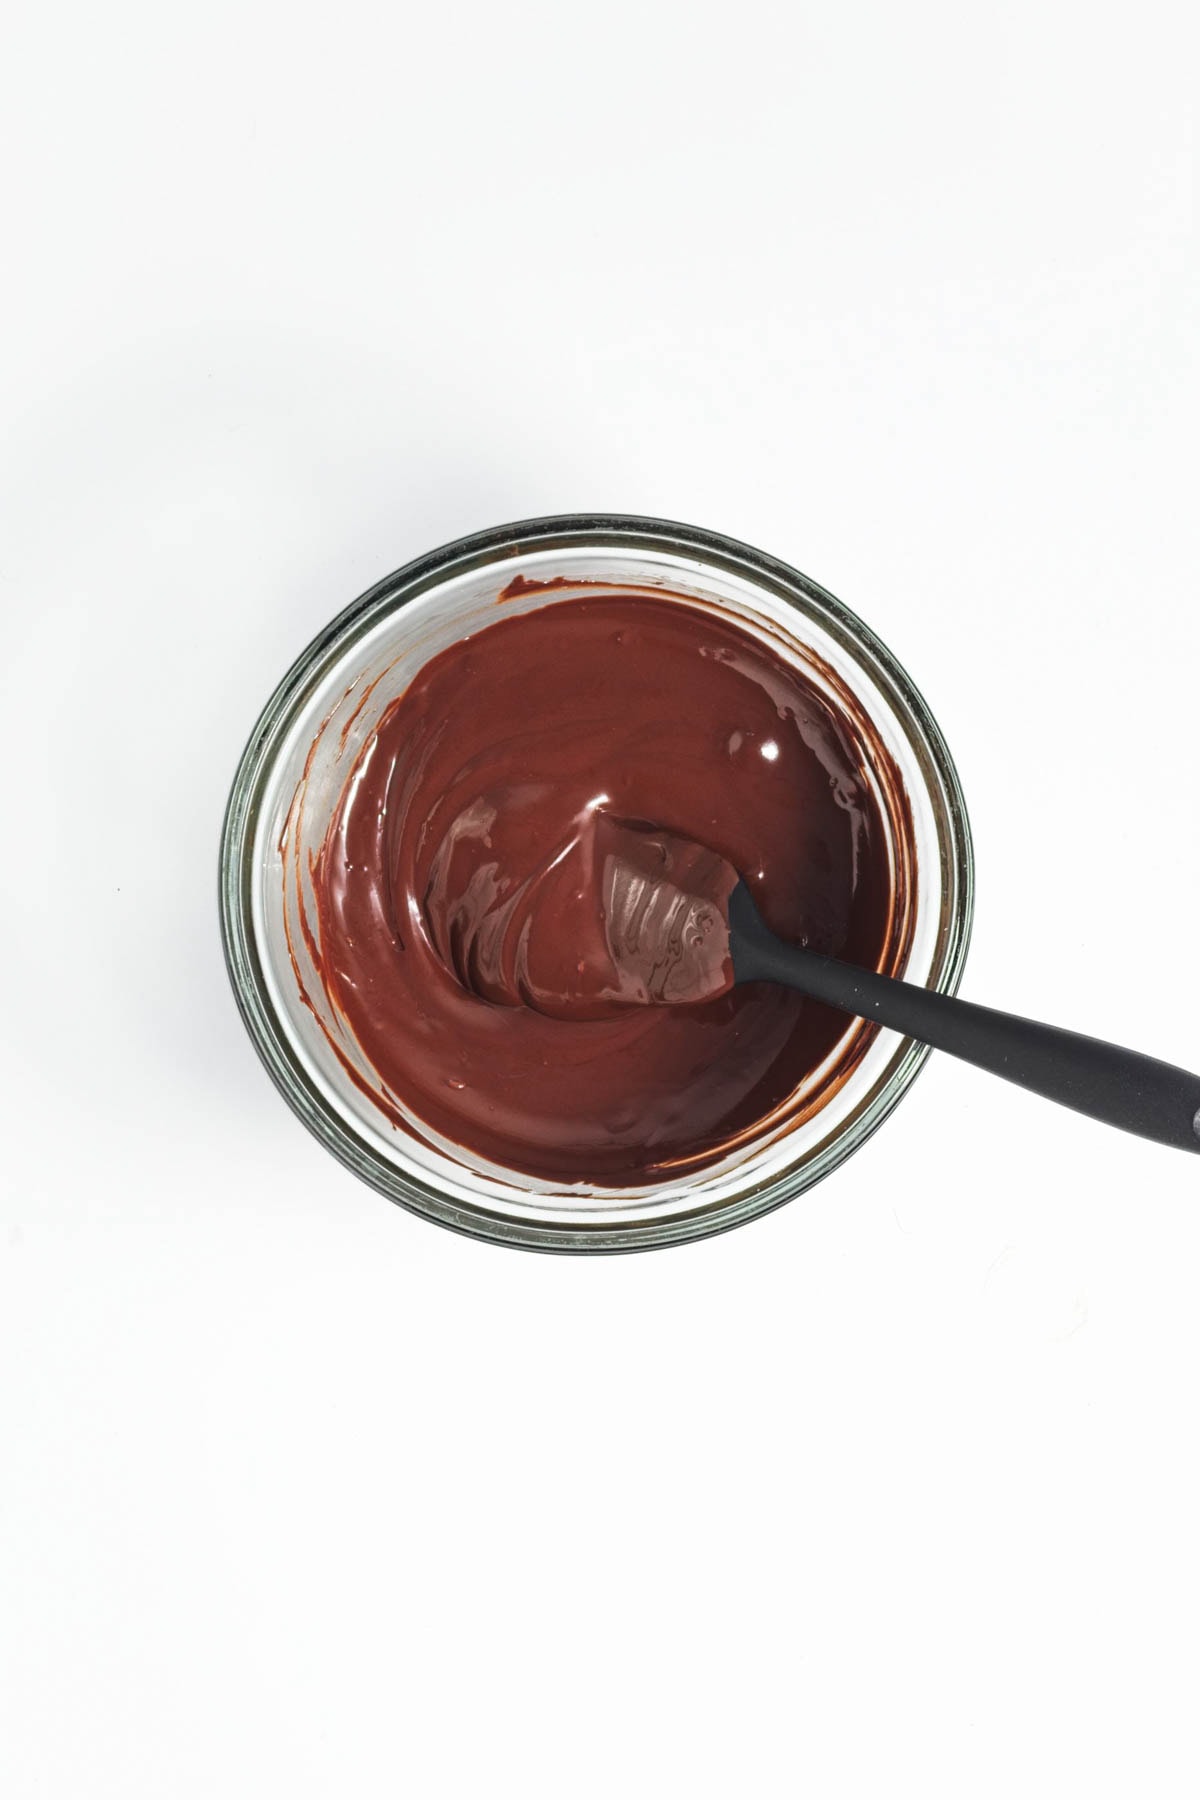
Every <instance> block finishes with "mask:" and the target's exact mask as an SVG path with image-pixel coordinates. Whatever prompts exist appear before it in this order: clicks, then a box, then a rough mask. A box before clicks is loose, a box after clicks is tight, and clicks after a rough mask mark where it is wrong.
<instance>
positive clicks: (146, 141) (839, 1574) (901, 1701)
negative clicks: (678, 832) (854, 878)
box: [0, 0, 1200, 1800]
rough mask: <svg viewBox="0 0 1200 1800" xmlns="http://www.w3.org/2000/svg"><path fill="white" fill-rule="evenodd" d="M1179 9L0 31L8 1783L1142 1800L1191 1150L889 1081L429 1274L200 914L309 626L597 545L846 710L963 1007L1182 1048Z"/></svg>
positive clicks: (291, 22)
mask: <svg viewBox="0 0 1200 1800" xmlns="http://www.w3.org/2000/svg"><path fill="white" fill-rule="evenodd" d="M1191 14H1192V9H1191V8H1190V7H1187V6H1185V5H1183V4H1178V5H1168V6H1158V5H1142V4H1139V5H1136V6H1135V5H1133V4H1126V5H1118V6H1115V7H1113V6H1110V7H1104V6H1100V7H1097V6H1095V5H1090V6H1084V5H1082V4H1081V5H1077V6H1068V5H1064V4H1061V3H1059V4H1046V0H1039V3H1036V4H1028V3H1025V0H1018V4H1016V5H1013V6H1007V7H1004V8H1000V9H996V8H984V7H979V6H971V5H967V6H962V5H950V4H947V5H941V6H938V5H930V4H917V5H915V6H905V7H892V6H883V5H876V6H865V5H854V4H841V5H836V6H821V7H817V6H813V5H807V4H806V5H804V6H802V7H789V6H784V5H782V4H780V5H775V6H772V5H764V4H758V3H755V0H749V3H743V4H741V5H738V6H735V7H717V6H715V5H712V4H707V3H705V4H692V5H690V6H682V5H680V6H669V5H664V4H661V3H656V0H650V3H649V4H647V3H646V0H642V3H641V4H632V3H631V4H624V3H614V0H609V3H608V4H605V5H603V6H598V7H593V8H590V9H587V10H586V11H585V10H582V9H578V8H573V7H570V6H563V5H559V6H552V5H549V4H541V5H528V6H519V7H501V6H495V5H484V4H481V3H479V0H473V3H470V4H465V5H460V6H458V7H456V8H448V7H444V8H436V7H429V8H422V9H416V8H403V7H399V8H398V7H395V6H382V5H380V6H369V5H363V4H359V3H357V0H350V3H349V4H342V5H340V6H338V7H334V8H329V9H317V8H313V7H305V6H296V5H291V6H284V5H282V4H267V3H265V0H251V3H249V4H247V3H246V0H239V4H237V5H234V4H230V3H228V0H215V3H214V4H209V5H206V6H204V7H189V8H183V7H179V6H161V5H150V4H141V5H138V4H130V3H129V0H116V3H115V4H112V5H106V6H102V7H96V6H84V5H82V4H80V3H78V0H77V3H75V4H67V5H65V6H60V7H57V8H54V7H47V6H44V5H40V6H35V5H32V4H19V5H17V6H16V8H15V15H14V14H13V13H10V20H11V19H13V18H14V16H15V27H16V28H15V33H14V31H13V30H12V28H11V25H10V29H9V31H8V32H7V33H6V37H7V47H6V52H5V65H4V72H3V75H2V76H0V82H2V84H3V95H2V97H0V119H2V121H3V123H2V126H0V130H2V132H3V140H4V141H3V164H2V166H3V170H4V177H3V179H4V184H5V188H6V198H5V204H4V221H5V222H4V231H3V238H4V248H5V251H6V261H7V274H6V276H5V277H4V285H3V289H2V290H0V323H2V335H0V372H2V378H3V392H2V395H0V409H2V414H3V438H4V443H3V467H2V469H0V498H2V502H3V508H4V528H3V539H2V542H0V584H2V585H0V607H2V621H3V656H2V658H0V680H2V682H3V730H4V736H5V745H6V749H5V758H4V772H5V782H4V819H5V831H4V859H5V869H4V874H3V877H2V878H0V907H2V908H3V921H2V933H3V935H2V939H0V941H2V943H3V1007H2V1010H0V1050H2V1053H3V1065H2V1079H3V1088H2V1093H3V1108H4V1112H5V1115H6V1119H7V1126H6V1131H5V1137H4V1149H3V1162H2V1165H0V1180H2V1182H3V1190H4V1191H3V1216H2V1219H0V1465H2V1466H0V1509H2V1519H0V1649H2V1651H3V1658H4V1660H3V1666H2V1670H0V1790H2V1791H3V1793H4V1795H5V1796H6V1800H26V1797H27V1796H30V1797H32V1796H43V1795H47V1796H53V1797H54V1800H59V1797H62V1800H92V1797H93V1796H97V1797H99V1796H103V1797H107V1796H114V1797H118V1796H119V1797H120V1800H136V1797H141V1796H146V1797H153V1800H161V1797H163V1796H169V1797H170V1800H191V1797H192V1796H205V1797H208V1796H222V1797H224V1796H230V1795H232V1796H243V1795H245V1796H255V1797H257V1796H262V1795H271V1796H274V1795H286V1796H287V1797H288V1800H309V1797H310V1796H313V1797H315V1796H321V1797H325V1796H331V1797H337V1800H342V1797H344V1796H354V1797H355V1800H374V1797H375V1796H392V1795H397V1796H399V1795H405V1796H409V1795H411V1796H414V1797H418V1800H443V1797H451V1796H452V1797H454V1800H459V1797H462V1800H468V1797H469V1800H477V1797H478V1796H489V1797H490V1796H494V1795H502V1796H507V1795H519V1796H521V1800H543V1797H545V1800H550V1797H553V1800H560V1797H570V1800H576V1797H580V1800H590V1797H591V1796H604V1797H605V1800H608V1797H609V1796H613V1795H620V1796H630V1797H632V1800H641V1797H642V1796H646V1797H650V1796H654V1797H655V1800H658V1797H660V1796H686V1797H687V1800H705V1797H707V1796H714V1797H715V1796H721V1797H722V1800H724V1797H725V1796H729V1795H746V1796H754V1797H758V1796H762V1797H766V1800H774V1797H775V1796H785V1795H786V1796H793V1795H796V1796H798V1795H801V1794H804V1795H814V1796H821V1797H822V1800H823V1797H825V1796H831V1797H839V1796H843V1795H854V1796H858V1795H863V1796H872V1797H874V1796H878V1795H890V1794H896V1793H913V1794H920V1795H921V1796H923V1797H925V1796H943V1795H945V1796H956V1797H958V1796H963V1795H971V1796H975V1795H993V1794H995V1795H1006V1796H1007V1795H1013V1794H1034V1795H1057V1794H1069V1795H1082V1794H1113V1795H1129V1794H1134V1793H1141V1794H1153V1795H1155V1796H1173V1795H1183V1794H1189V1795H1190V1794H1194V1793H1195V1792H1196V1791H1197V1786H1198V1784H1200V1742H1198V1740H1197V1728H1196V1694H1197V1683H1198V1681H1200V1637H1198V1635H1197V1628H1196V1619H1197V1612H1198V1609H1200V1460H1198V1458H1197V1454H1196V1411H1197V1401H1196V1396H1197V1386H1198V1383H1200V1305H1198V1304H1197V1269H1198V1266H1200V1163H1196V1162H1193V1161H1191V1160H1189V1159H1186V1158H1185V1157H1183V1156H1180V1155H1177V1154H1172V1153H1171V1152H1169V1151H1166V1150H1160V1149H1157V1148H1155V1147H1153V1146H1149V1145H1144V1144H1141V1143H1139V1142H1137V1141H1136V1140H1133V1139H1128V1138H1124V1137H1122V1136H1120V1135H1118V1134H1115V1133H1106V1132H1105V1131H1104V1130H1102V1129H1101V1128H1100V1127H1098V1126H1095V1125H1092V1124H1089V1123H1087V1122H1085V1121H1082V1120H1078V1119H1076V1118H1074V1117H1073V1116H1070V1115H1067V1114H1064V1113H1060V1112H1059V1111H1057V1110H1056V1109H1054V1108H1051V1107H1048V1106H1046V1105H1043V1104H1041V1103H1039V1102H1037V1101H1035V1100H1033V1099H1030V1098H1028V1097H1026V1096H1025V1095H1023V1094H1021V1093H1018V1092H1016V1091H1015V1090H1009V1089H1007V1088H1004V1087H1003V1086H1001V1085H1000V1084H998V1083H996V1082H993V1081H989V1080H987V1079H986V1078H984V1077H983V1076H980V1075H977V1074H975V1073H973V1072H972V1071H969V1070H966V1069H962V1068H959V1067H957V1066H952V1065H951V1064H950V1063H949V1062H947V1061H945V1060H942V1059H935V1061H934V1062H933V1063H932V1064H931V1065H930V1067H929V1068H928V1069H927V1071H926V1072H925V1074H924V1075H923V1076H922V1078H921V1080H920V1082H919V1083H918V1084H917V1086H916V1088H915V1089H914V1090H913V1092H912V1094H911V1096H910V1097H909V1098H908V1099H907V1100H906V1101H905V1103H904V1105H903V1106H902V1107H901V1109H900V1110H899V1112H898V1113H897V1114H896V1115H895V1117H894V1118H893V1119H892V1120H891V1121H890V1122H889V1124H888V1125H887V1126H886V1128H885V1129H884V1130H883V1131H882V1132H881V1133H880V1134H879V1135H878V1136H877V1137H876V1138H875V1139H874V1140H873V1141H872V1142H871V1143H870V1145H869V1146H868V1147H867V1148H866V1149H865V1150H864V1151H863V1152H862V1153H861V1155H859V1156H857V1157H856V1158H855V1159H854V1160H853V1161H852V1163H850V1164H849V1165H848V1166H847V1167H846V1168H845V1169H844V1170H842V1171H841V1172H840V1173H839V1174H837V1175H836V1176H835V1177H834V1178H833V1179H831V1180H830V1181H828V1182H826V1183H825V1184H824V1185H823V1186H821V1187H819V1188H818V1189H816V1190H815V1191H814V1192H812V1193H811V1194H809V1195H807V1196H805V1197H804V1198H803V1199H802V1200H801V1201H799V1202H797V1203H796V1204H794V1205H792V1206H791V1207H788V1208H785V1209H784V1210H783V1211H782V1212H780V1213H778V1214H776V1215H774V1216H773V1217H771V1218H769V1219H766V1220H765V1221H761V1222H759V1223H757V1224H755V1225H753V1226H751V1227H749V1228H748V1229H745V1230H743V1231H740V1232H736V1233H734V1234H732V1235H730V1236H728V1237H725V1238H720V1239H717V1240H714V1241H711V1242H708V1243H704V1244H701V1245H698V1246H695V1247H692V1248H689V1249H681V1250H673V1251H668V1252H664V1253H659V1254H657V1255H652V1256H644V1257H635V1258H628V1257H627V1258H620V1259H615V1260H592V1261H587V1260H573V1261H572V1260H563V1259H558V1258H546V1257H536V1256H529V1255H521V1254H517V1253H513V1252H506V1251H503V1250H499V1249H493V1248H488V1247H485V1246H483V1245H479V1244H474V1243H470V1242H467V1241H464V1240H461V1239H458V1238H455V1237H452V1236H450V1235H448V1234H445V1233H443V1232H441V1231H439V1230H437V1229H436V1228H434V1227H433V1226H430V1225H428V1224H424V1223H422V1222H420V1221H418V1220H417V1219H415V1218H412V1217H410V1216H408V1215H407V1214H405V1213H403V1212H400V1211H398V1210H397V1209H395V1208H393V1207H392V1206H390V1205H388V1203H387V1202H386V1201H384V1200H382V1199H380V1198H379V1197H378V1196H376V1195H375V1194H373V1193H372V1192H370V1191H369V1190H368V1189H367V1188H365V1187H363V1186H360V1185H359V1184H357V1183H356V1182H355V1181H354V1180H353V1179H352V1178H351V1177H350V1176H349V1175H348V1174H346V1173H344V1172H343V1171H342V1170H341V1169H340V1168H339V1167H338V1166H337V1165H335V1163H334V1162H333V1161H332V1159H331V1158H330V1157H329V1156H327V1155H326V1153H325V1152H324V1151H323V1150H321V1149H320V1148H319V1147H318V1146H317V1144H316V1143H315V1142H313V1141H311V1140H310V1139H309V1138H308V1136H307V1135H306V1134H305V1132H304V1131H303V1130H302V1129H301V1127H300V1126H299V1125H298V1124H297V1123H296V1121H295V1120H294V1119H293V1118H292V1116H291V1115H290V1113H289V1112H288V1110H287V1109H286V1107H285V1106H284V1104H283V1102H282V1101H281V1100H280V1099H279V1098H278V1097H277V1095H276V1094H275V1092H274V1090H273V1089H272V1088H271V1086H270V1084H269V1082H268V1080H267V1078H266V1076H265V1075H264V1074H263V1073H262V1071H261V1070H260V1068H259V1066H258V1063H257V1061H256V1059H255V1056H254V1053H253V1051H252V1049H251V1047H250V1044H249V1042H248V1040H247V1038H246V1037H245V1034H244V1032H243V1030H242V1027H241V1025H240V1023H239V1021H238V1018H237V1015H236V1013H235V1010H234V1006H233V1003H232V1000H231V998H230V995H229V992H228V990H227V984H226V979H225V975H224V971H223V967H222V961H221V953H220V947H219V943H218V936H217V926H216V852H217V838H218V830H219V823H220V816H221V810H222V806H223V803H224V799H225V795H226V791H227V788H228V784H229V781H230V779H231V777H232V774H233V770H234V766H235V764H236V761H237V757H238V755H239V752H240V750H241V747H242V743H243V741H244V739H245V736H246V735H247V733H248V730H249V728H250V725H251V724H252V722H253V720H254V718H255V715H256V713H257V711H258V709H259V707H260V705H261V703H262V702H263V700H264V699H265V697H266V695H267V693H268V691H269V690H270V688H271V687H272V686H273V685H274V683H275V681H276V680H277V678H278V677H279V676H280V674H281V673H282V672H283V670H284V668H285V667H286V665H287V664H288V663H289V662H290V661H291V659H292V657H293V656H294V655H295V654H296V653H297V652H298V651H299V650H300V649H301V648H302V647H303V645H304V644H305V643H306V642H307V640H308V639H309V637H310V636H311V635H312V634H313V633H314V632H315V631H316V630H317V629H318V628H319V627H320V626H321V625H322V624H323V623H324V622H325V621H326V620H327V619H328V618H329V617H330V616H331V615H332V614H333V613H334V612H335V611H337V610H338V609H340V608H341V607H342V606H343V605H344V604H345V603H346V602H347V601H349V600H350V599H352V598H353V597H354V596H355V595H356V594H357V593H358V592H360V591H361V590H362V589H363V588H365V587H366V586H368V585H369V584H370V583H372V582H373V581H375V580H376V579H377V578H378V577H379V576H381V575H383V574H385V573H386V572H387V571H389V570H390V569H392V568H394V567H396V566H397V565H398V564H400V563H402V562H404V561H405V560H407V559H408V558H409V557H411V556H413V555H416V554H418V553H419V552H421V551H424V550H426V549H427V548H429V547H431V546H433V545H435V544H438V543H440V542H442V541H444V540H446V539H448V538H450V537H453V536H456V535H457V534H459V533H461V532H465V531H469V530H473V529H476V528H479V527H483V526H487V525H492V524H496V523H499V522H502V521H504V520H506V519H511V518H520V517H527V516H529V515H532V514H538V513H546V512H556V511H567V510H572V509H594V508H617V509H623V510H627V511H634V512H644V513H655V514H660V515H665V516H667V517H675V518H680V519H685V520H689V521H693V522H696V523H700V524H705V525H711V526H713V527H715V528H717V529H719V530H723V531H726V532H729V533H731V534H733V535H736V536H740V537H744V538H746V539H748V540H750V541H751V542H753V543H755V544H758V545H760V546H761V547H763V548H764V549H766V550H768V551H771V552H774V553H775V554H777V555H780V556H782V557H784V558H785V559H787V560H789V561H791V562H793V563H794V564H795V565H797V566H798V567H800V568H802V569H803V570H805V571H806V572H807V573H809V574H811V575H812V576H814V577H815V578H816V579H817V580H819V581H821V582H823V583H825V584H826V585H827V586H829V587H831V588H832V589H833V590H834V592H835V593H837V594H838V595H839V596H840V597H841V598H842V599H844V600H845V601H846V602H847V603H848V604H849V605H850V606H851V607H853V608H854V609H855V610H856V611H858V612H859V613H861V614H862V615H863V616H864V617H865V618H866V619H867V620H868V621H869V623H870V624H871V625H872V626H874V628H875V629H876V630H877V631H878V632H879V633H880V634H881V635H882V636H883V637H884V639H885V640H886V641H887V642H888V643H889V644H890V645H891V646H892V648H893V649H894V650H895V651H896V653H897V654H898V655H899V657H900V658H901V660H902V661H903V662H904V663H905V664H906V665H907V666H908V668H909V669H910V670H911V672H912V674H913V675H914V677H915V679H916V681H917V683H918V685H919V686H920V687H921V688H922V690H923V691H924V692H925V694H926V696H927V698H928V699H929V701H930V704H931V705H932V707H933V709H934V711H935V713H936V715H937V716H938V718H939V720H940V722H941V724H942V726H943V728H944V730H945V732H946V735H947V737H948V739H949V742H950V745H951V747H952V750H953V752H954V754H955V756H956V758H957V761H958V764H959V768H960V771H961V775H962V778H963V782H964V786H965V788H966V792H967V796H968V800H969V804H970V808H971V812H972V818H973V823H974V828H975V835H976V843H977V852H978V876H979V903H978V911H977V916H976V930H975V940H974V948H973V951H972V955H971V959H970V962H969V965H968V970H967V976H966V981H965V988H964V991H965V992H966V993H968V994H969V995H971V996H973V997H976V998H980V999H984V1000H990V1001H992V1002H994V1003H996V1004H1001V1005H1005V1004H1007V1005H1009V1006H1011V1007H1013V1008H1015V1009H1018V1010H1024V1011H1031V1012H1034V1013H1038V1014H1041V1015H1043V1016H1046V1017H1050V1018H1054V1019H1057V1020H1060V1021H1061V1022H1063V1023H1068V1024H1074V1025H1077V1026H1079V1027H1081V1028H1083V1029H1091V1030H1095V1031H1098V1032H1101V1033H1103V1034H1105V1035H1109V1036H1113V1037H1116V1038H1118V1039H1123V1040H1125V1041H1128V1042H1133V1043H1135V1044H1137V1045H1139V1046H1141V1047H1143V1048H1146V1049H1149V1050H1151V1051H1154V1052H1156V1053H1157V1054H1159V1055H1161V1056H1164V1057H1166V1058H1168V1059H1170V1060H1175V1061H1180V1062H1184V1063H1190V1064H1192V1065H1194V1066H1200V1026H1198V1025H1197V1017H1198V1013H1200V973H1198V971H1197V966H1196V961H1195V956H1194V944H1195V931H1196V917H1197V912H1196V890H1197V879H1198V877H1200V853H1198V847H1197V845H1198V832H1197V822H1198V817H1200V815H1198V813H1197V773H1198V769H1197V765H1198V757H1197V730H1196V725H1195V718H1196V671H1197V667H1198V664H1200V625H1198V624H1197V609H1196V596H1197V577H1198V575H1200V557H1198V545H1197V534H1196V478H1197V456H1196V418H1197V405H1198V401H1200V392H1198V387H1200V382H1198V379H1197V362H1196V348H1195V346H1196V329H1197V294H1198V284H1197V274H1198V258H1197V251H1196V242H1195V237H1194V235H1193V232H1194V225H1193V213H1192V179H1193V167H1192V160H1191V144H1190V134H1191V130H1192V96H1193V91H1194V76H1195V51H1196V43H1195V41H1194V39H1193V37H1192V24H1191Z"/></svg>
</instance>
